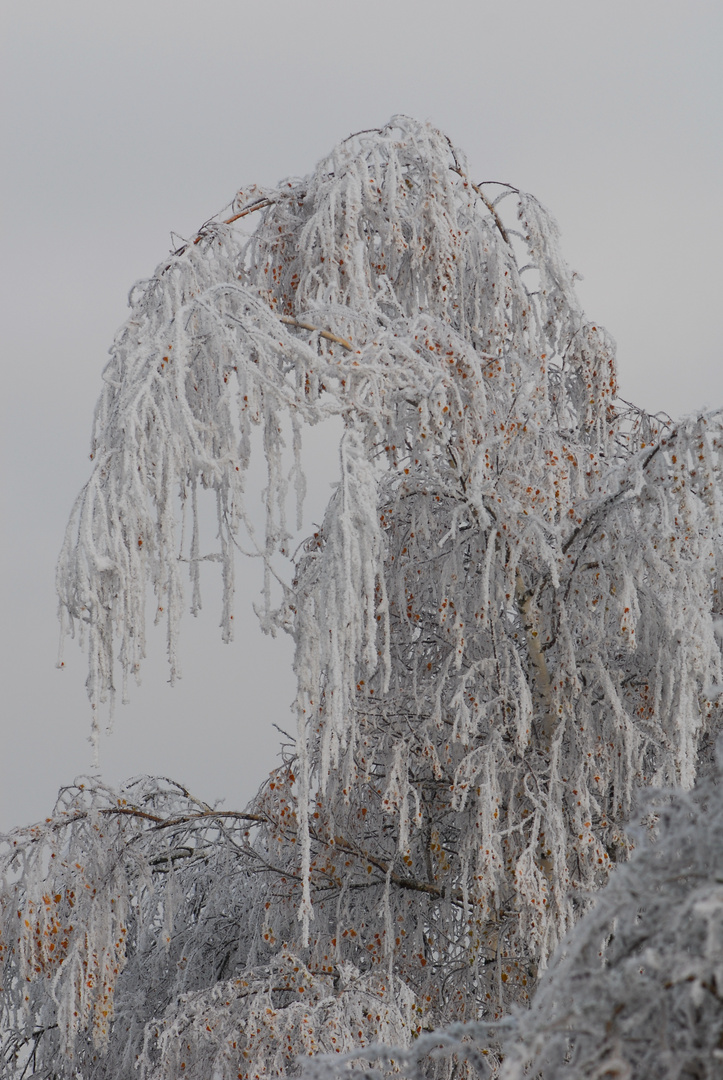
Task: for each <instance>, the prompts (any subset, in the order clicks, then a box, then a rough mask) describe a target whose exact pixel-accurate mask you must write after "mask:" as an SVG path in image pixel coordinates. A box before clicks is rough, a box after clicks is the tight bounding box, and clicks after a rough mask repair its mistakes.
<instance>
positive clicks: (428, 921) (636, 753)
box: [0, 117, 723, 1080]
mask: <svg viewBox="0 0 723 1080" xmlns="http://www.w3.org/2000/svg"><path fill="white" fill-rule="evenodd" d="M251 222H255V223H256V226H255V229H254V230H253V232H252V233H251V234H250V235H249V234H248V226H249V223H251ZM573 279H574V275H573V274H572V273H571V272H570V271H569V269H568V268H567V266H566V265H565V263H564V261H563V260H562V258H561V256H560V254H559V250H558V235H557V229H556V226H555V224H554V222H553V220H552V219H551V218H550V216H549V214H548V213H547V212H546V211H545V210H544V209H543V208H542V207H541V206H540V204H539V203H538V202H537V201H536V200H535V199H534V198H532V197H531V196H529V195H525V194H524V193H522V192H520V191H518V190H516V189H514V188H511V187H509V186H508V185H495V184H491V183H490V184H487V183H484V184H476V183H473V182H472V180H471V179H470V177H469V174H468V168H467V165H466V162H465V159H464V157H463V155H462V154H461V153H460V152H459V151H457V150H455V149H454V148H453V146H452V145H451V144H450V142H449V140H448V139H447V138H445V137H444V136H443V135H442V134H440V133H439V132H438V131H435V130H434V129H433V128H431V127H429V126H423V125H419V124H417V123H415V122H413V121H411V120H409V119H407V118H404V117H396V118H394V119H393V120H392V121H391V122H390V123H389V124H388V125H387V126H386V127H384V128H382V129H380V130H375V131H369V132H362V133H359V134H358V135H355V136H353V137H351V138H349V139H347V140H345V141H344V142H343V143H341V144H340V146H338V147H337V148H336V149H335V150H334V151H333V153H332V154H331V155H330V157H328V158H326V159H324V160H323V161H322V162H321V163H320V164H319V166H318V167H317V169H316V171H315V172H314V173H313V175H311V176H309V177H307V178H305V179H303V180H296V179H291V180H287V181H285V182H283V183H282V184H280V185H279V187H278V188H275V189H273V190H261V189H256V188H253V189H247V190H245V191H243V192H239V194H238V195H237V197H236V199H235V200H234V203H233V205H232V207H231V208H230V211H229V212H228V213H227V214H225V215H222V216H221V217H220V218H219V219H218V220H213V221H210V222H207V223H206V225H204V227H203V228H202V229H201V230H200V232H199V233H198V235H197V236H195V237H194V238H192V239H191V240H190V241H189V242H188V243H187V244H185V245H184V246H183V247H182V248H181V249H179V250H178V251H176V252H175V253H174V254H173V255H171V256H169V258H168V259H166V260H164V262H163V263H162V264H161V265H160V266H159V268H158V269H157V271H156V273H155V275H154V276H153V278H151V279H150V280H149V281H148V282H144V283H143V284H141V285H138V286H136V287H135V288H134V290H133V291H132V293H131V298H130V300H131V309H132V310H131V316H130V318H129V320H128V322H127V323H126V325H125V327H124V328H123V329H122V331H121V332H120V334H119V336H118V338H117V339H116V342H115V344H114V346H113V349H112V352H111V360H110V363H109V364H108V367H107V368H106V372H105V387H104V390H103V393H102V395H101V399H100V402H99V404H98V407H97V411H96V418H95V426H94V434H93V451H92V456H93V460H94V469H93V474H92V476H91V479H90V480H89V482H88V484H87V485H86V487H85V488H84V490H83V492H82V493H81V495H80V497H79V499H78V501H77V503H76V506H75V508H74V511H73V514H72V517H71V521H70V524H69V527H68V532H67V535H66V540H65V544H64V547H63V551H62V553H61V558H60V562H59V568H58V587H59V592H60V598H61V609H62V612H63V616H64V620H65V622H66V625H67V627H68V628H69V629H71V630H72V631H74V632H75V631H76V630H77V631H79V633H80V637H81V640H82V641H83V642H85V644H86V646H87V649H88V654H89V661H90V674H89V679H88V689H89V693H90V697H91V702H92V706H93V710H94V714H95V716H96V717H97V715H98V713H99V711H100V710H101V709H102V708H103V703H104V702H106V701H108V699H110V702H109V704H110V706H111V707H112V699H113V697H114V695H115V687H116V681H117V680H119V681H120V682H121V684H122V688H123V689H122V692H123V693H124V694H125V692H126V690H125V687H126V683H127V681H128V678H129V676H132V675H134V674H135V673H136V672H137V671H138V669H139V665H140V663H141V661H142V658H143V654H144V647H145V628H144V627H145V623H144V620H145V614H146V602H147V588H148V585H149V584H150V586H151V589H152V592H153V596H154V605H155V608H156V610H157V615H158V618H159V619H162V620H165V623H166V626H167V639H168V655H169V662H170V665H171V675H172V677H173V674H174V672H175V668H176V642H177V636H178V630H179V623H180V619H181V615H182V612H183V609H184V605H185V603H186V601H185V599H184V597H185V589H186V586H185V576H186V574H189V575H190V607H191V610H192V611H194V610H197V609H198V606H199V604H200V585H199V567H200V564H201V563H202V561H204V560H211V561H217V562H218V563H219V564H220V567H221V572H222V575H223V585H224V601H223V620H222V625H223V635H224V637H225V638H226V639H230V638H231V637H232V631H233V604H232V602H233V591H234V572H235V552H236V550H237V549H238V548H244V547H246V548H248V547H251V549H252V550H254V551H255V552H256V553H257V554H258V555H260V556H261V558H262V559H263V563H264V568H265V584H264V594H263V602H262V604H261V607H260V614H261V622H262V626H263V627H264V629H265V630H267V631H270V632H276V631H278V630H282V631H284V632H288V633H289V634H291V635H292V637H293V640H294V643H295V671H296V676H297V683H298V690H297V696H296V702H295V708H296V716H297V724H298V727H297V734H296V742H295V746H292V747H289V748H288V750H287V753H286V756H285V758H284V760H283V764H282V765H281V766H280V767H279V768H277V769H275V770H274V771H273V772H272V773H271V775H270V776H269V779H268V780H267V781H266V782H265V783H264V784H263V785H262V787H261V789H260V791H259V793H258V795H257V796H256V797H255V798H254V799H253V800H252V802H251V803H250V804H249V806H248V807H247V808H246V809H245V810H244V811H243V812H231V811H225V812H221V811H218V810H216V809H214V808H213V807H211V806H208V805H206V804H205V803H203V802H199V801H198V800H196V799H194V798H193V797H191V795H190V794H189V793H188V792H187V791H186V790H185V789H183V788H181V787H179V786H177V785H175V784H172V783H170V782H169V781H165V780H144V781H137V782H136V783H135V784H131V785H129V786H128V787H126V788H125V789H123V790H122V791H120V792H118V793H114V792H110V791H108V790H106V789H105V788H102V787H101V786H99V785H98V784H96V783H92V782H88V784H86V785H85V786H76V787H74V788H70V789H67V790H66V791H65V792H64V793H63V794H62V795H61V800H60V802H59V804H58V806H57V808H56V811H55V812H54V814H53V815H52V817H51V818H49V819H48V820H47V821H46V822H45V823H44V824H42V825H38V826H35V827H33V828H32V829H29V830H28V829H25V830H20V831H18V832H16V833H14V834H12V835H11V836H10V837H8V838H7V839H6V848H5V856H4V864H3V865H4V867H5V884H4V888H3V894H2V895H3V909H2V910H3V923H2V939H1V941H0V944H1V947H2V950H3V962H4V976H3V979H4V981H3V987H4V992H3V994H2V996H0V1005H1V1007H2V1009H3V1014H2V1016H3V1018H2V1025H3V1030H4V1032H5V1033H6V1034H5V1045H6V1055H7V1058H8V1061H9V1064H8V1069H10V1070H11V1072H10V1075H13V1073H12V1070H13V1069H16V1070H17V1071H18V1072H20V1071H21V1070H22V1068H25V1066H26V1065H27V1072H30V1071H32V1070H33V1069H35V1070H36V1071H37V1072H39V1073H40V1075H41V1076H46V1075H47V1076H50V1075H57V1076H68V1077H70V1076H74V1075H77V1074H78V1073H79V1074H80V1075H82V1076H83V1077H91V1076H97V1077H107V1076H113V1077H114V1078H115V1077H122V1076H135V1075H141V1076H143V1077H147V1078H151V1077H153V1078H158V1080H160V1078H169V1080H170V1078H171V1077H173V1078H174V1080H175V1078H177V1077H178V1076H181V1075H187V1076H211V1075H213V1076H219V1077H224V1078H225V1077H237V1076H241V1077H247V1076H248V1077H253V1076H257V1075H268V1074H274V1073H283V1072H286V1071H289V1070H290V1069H293V1068H294V1067H295V1066H294V1064H293V1063H294V1061H295V1059H296V1058H297V1056H299V1055H308V1054H315V1053H318V1052H328V1053H335V1052H338V1053H346V1052H352V1053H353V1052H355V1051H356V1050H357V1049H359V1050H360V1049H361V1048H362V1047H364V1046H365V1045H368V1044H369V1043H371V1042H375V1041H379V1040H382V1041H383V1042H387V1043H391V1044H402V1045H404V1044H409V1043H410V1041H411V1040H412V1039H413V1038H415V1037H419V1035H420V1034H421V1033H423V1032H424V1031H426V1030H429V1029H433V1028H436V1027H437V1026H438V1025H440V1024H445V1023H449V1022H451V1021H463V1020H468V1019H479V1018H482V1019H485V1018H490V1019H495V1018H499V1017H500V1016H502V1015H504V1014H505V1013H506V1012H507V1010H508V1009H509V1008H510V1006H511V1005H513V1004H515V1003H518V1004H519V1003H525V1002H527V1000H528V998H529V995H530V993H531V990H532V989H533V987H534V985H535V984H536V981H537V978H538V972H539V971H540V970H541V969H542V968H544V966H545V964H546V963H547V960H548V958H549V956H550V955H551V953H552V951H553V949H554V947H555V945H556V943H557V942H558V940H559V939H560V938H561V936H562V935H563V934H564V933H565V932H566V931H567V930H568V929H569V928H570V927H571V926H572V925H573V923H574V922H575V920H576V919H577V917H578V915H579V914H580V913H582V911H583V910H584V908H585V906H586V904H587V903H588V898H589V896H590V894H591V892H592V891H593V890H595V889H597V888H598V887H600V886H601V885H602V884H603V883H604V882H605V881H606V879H607V876H608V874H609V872H610V869H611V867H612V866H613V865H614V864H615V863H616V862H617V861H620V860H621V859H625V858H626V857H627V853H628V849H629V842H628V841H627V840H626V838H625V834H624V833H623V831H622V823H623V821H624V820H625V819H626V817H628V816H629V815H630V813H631V811H632V808H633V805H634V796H635V790H636V788H637V787H638V786H640V785H648V784H651V783H655V784H658V785H660V784H665V785H671V786H680V787H682V788H689V787H690V786H691V785H692V783H693V780H694V778H695V776H696V774H697V772H698V770H699V767H700V763H701V762H704V763H706V762H707V761H708V758H709V755H710V750H709V747H710V736H711V733H712V732H713V730H714V729H715V727H716V724H717V722H718V718H719V711H720V710H719V705H718V702H719V697H718V690H717V686H718V685H719V683H720V682H721V678H722V672H721V651H720V646H719V642H718V641H717V640H716V637H715V634H714V621H715V618H716V617H717V616H718V615H719V614H720V612H721V608H722V607H723V604H722V602H721V593H720V581H721V572H722V569H723V545H721V533H722V526H721V521H722V514H721V507H722V504H723V483H722V473H723V414H721V412H720V411H719V412H711V413H709V414H706V415H704V416H700V417H695V418H691V419H689V420H685V421H682V422H680V423H678V424H673V423H672V422H670V421H668V420H667V419H665V418H656V417H652V416H650V415H648V414H646V413H645V412H643V411H641V410H638V409H635V408H634V407H632V406H630V405H629V404H628V403H626V402H624V401H622V400H620V399H619V398H618V397H617V392H616V375H615V364H614V348H613V344H612V342H611V340H610V338H609V337H608V336H607V335H606V333H605V332H604V331H603V330H602V328H600V327H599V326H598V325H597V324H596V323H592V322H590V321H588V320H587V319H586V317H585V316H584V314H583V312H582V310H581V308H580V306H579V303H578V301H577V298H576V295H575V291H574V280H573ZM328 417H337V418H338V420H339V421H340V422H341V425H342V428H343V434H342V437H341V443H340V450H339V455H340V469H341V475H340V481H339V484H338V486H337V488H336V490H335V493H334V495H333V496H332V498H331V500H330V502H329V506H328V509H327V512H326V515H325V518H324V521H323V525H322V526H321V527H320V528H319V530H318V531H317V532H316V533H315V534H314V536H313V537H312V538H310V539H309V540H308V541H307V542H306V543H305V544H304V546H303V549H302V550H301V553H300V554H299V555H298V557H294V556H293V553H292V552H291V547H292V540H291V536H292V530H291V527H290V525H289V523H288V521H287V513H288V512H289V503H290V502H291V501H292V500H293V499H294V498H295V499H296V501H297V504H298V505H299V506H300V504H301V502H302V499H303V494H304V478H303V473H302V469H301V457H300V447H301V438H302V431H303V428H304V427H305V425H313V424H317V423H319V422H321V421H323V420H325V419H326V418H328ZM254 430H256V431H257V433H258V438H256V440H254V438H253V433H254ZM254 441H256V442H260V443H261V444H262V446H263V452H264V457H265V462H266V468H267V485H266V489H265V496H264V497H265V513H266V524H265V530H264V533H263V535H258V534H257V532H255V531H254V529H253V526H252V516H251V511H250V508H249V506H248V505H247V500H246V495H245V490H246V481H247V477H248V472H249V468H250V463H251V457H252V444H253V443H254ZM209 491H210V492H211V493H212V494H213V495H214V497H215V508H216V522H217V535H216V540H215V542H214V544H213V545H211V547H210V548H209V547H207V546H205V545H204V544H203V543H202V540H201V526H202V522H201V516H200V514H201V512H200V510H199V505H200V502H201V500H202V499H203V496H204V494H205V493H206V492H209ZM297 509H298V506H297ZM284 560H286V561H287V566H288V567H289V569H288V572H287V573H286V575H284V572H283V569H280V566H281V565H282V564H283V562H284ZM96 727H97V719H96ZM136 1068H138V1069H140V1072H137V1071H135V1070H136Z"/></svg>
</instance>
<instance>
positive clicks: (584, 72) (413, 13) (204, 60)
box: [0, 0, 723, 829]
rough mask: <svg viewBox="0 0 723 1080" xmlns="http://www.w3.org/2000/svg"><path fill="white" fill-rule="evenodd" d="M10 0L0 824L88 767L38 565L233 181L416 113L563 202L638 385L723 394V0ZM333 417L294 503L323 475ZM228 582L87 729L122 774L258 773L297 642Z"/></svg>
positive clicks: (697, 403) (566, 240) (227, 783)
mask: <svg viewBox="0 0 723 1080" xmlns="http://www.w3.org/2000/svg"><path fill="white" fill-rule="evenodd" d="M0 18H1V19H2V26H1V28H0V37H1V39H2V46H1V47H2V55H1V56H0V72H1V74H0V78H1V79H2V83H3V86H2V109H3V130H2V145H1V149H0V156H1V157H2V200H1V202H0V217H1V218H2V234H1V235H2V251H3V259H2V267H1V269H0V274H1V276H2V290H1V295H2V304H3V315H2V338H1V339H0V368H1V374H2V391H1V397H0V400H1V401H2V408H3V417H2V435H3V450H2V454H3V458H2V484H3V487H2V526H3V536H2V545H3V562H2V566H3V601H2V613H1V618H2V652H1V655H2V698H1V699H0V701H1V704H0V709H1V713H0V735H1V738H0V829H3V828H9V827H10V826H12V825H14V824H21V823H24V822H26V821H28V820H31V819H35V818H38V817H43V816H45V815H46V814H47V813H49V812H50V809H51V807H52V804H53V801H54V797H55V793H56V792H57V789H58V787H59V786H60V785H61V784H63V783H65V782H68V781H70V780H72V778H73V777H74V776H75V775H76V774H78V773H80V772H83V771H86V770H88V769H89V766H90V748H89V745H88V743H87V741H86V740H87V736H88V732H89V709H88V704H87V699H86V697H85V689H84V681H85V661H84V657H83V656H82V655H81V653H80V651H79V650H78V649H77V647H76V646H75V645H73V644H72V643H68V646H67V648H66V667H65V670H64V671H62V672H59V671H57V670H56V668H55V659H56V652H57V640H58V632H57V623H56V602H55V595H54V585H53V577H54V568H55V560H56V557H57V553H58V550H59V547H60V543H61V540H62V535H63V529H64V526H65V522H66V520H67V517H68V514H69V511H70V508H71V505H72V502H73V499H74V498H75V496H76V494H77V493H78V491H79V489H80V487H81V485H82V484H83V482H84V481H85V479H86V478H87V475H88V472H89V462H88V440H89V434H90V425H91V418H92V410H93V405H94V403H95V400H96V398H97V396H98V393H99V390H100V374H101V371H102V368H103V365H104V363H105V358H106V353H107V349H108V346H109V345H110V343H111V341H112V338H113V335H114V333H115V331H116V329H117V328H118V326H119V325H120V324H121V323H122V321H123V319H124V318H125V308H126V297H127V293H128V289H129V287H130V286H131V285H132V283H133V282H134V281H135V280H136V279H138V278H142V277H144V276H147V275H149V274H150V273H152V271H153V269H154V267H155V265H156V264H157V263H158V262H159V261H160V260H161V259H162V258H163V256H164V254H165V252H166V251H167V250H168V248H169V246H170V244H171V239H170V233H171V231H174V232H175V233H177V234H180V235H181V236H188V235H189V234H192V233H193V232H194V230H195V229H197V228H198V226H199V225H200V224H201V223H202V222H203V221H204V220H205V219H206V218H208V217H209V216H210V215H211V214H213V213H214V212H216V211H217V210H218V209H220V208H221V207H222V206H224V205H225V204H226V203H228V202H229V201H230V199H231V198H232V197H233V195H234V193H235V191H236V189H237V188H238V187H240V186H242V185H244V184H247V183H249V182H254V181H256V182H260V183H275V182H276V181H278V180H279V179H281V178H282V177H284V176H287V175H303V174H305V173H307V172H308V171H309V170H310V169H311V168H313V166H314V164H315V162H316V161H317V160H318V159H319V158H320V157H321V156H322V155H324V154H325V153H326V152H328V151H329V150H330V149H331V148H332V146H333V145H334V144H335V143H336V142H338V141H339V140H340V139H342V138H344V137H345V136H346V135H348V134H349V133H350V132H352V131H355V130H358V129H360V128H366V127H371V126H376V125H379V124H381V123H383V122H384V121H386V120H387V119H388V118H389V117H390V116H391V115H392V114H394V113H398V112H403V113H407V114H410V115H412V116H415V117H417V118H418V119H421V120H430V121H432V123H434V124H435V125H436V126H438V127H440V128H442V129H444V130H445V131H446V132H447V133H448V134H449V135H450V137H451V138H452V140H453V141H454V142H455V144H457V145H458V146H461V147H462V148H463V149H464V150H465V151H466V152H467V155H468V157H469V159H470V162H471V167H472V171H473V175H474V176H475V178H476V179H478V180H491V179H497V180H504V181H509V182H512V183H514V184H516V185H518V186H520V187H522V188H524V189H525V190H527V191H531V192H532V193H534V194H535V195H537V197H538V198H540V199H541V200H542V201H543V202H544V203H545V204H546V205H547V206H548V207H549V208H550V209H551V210H552V212H553V213H554V215H555V216H556V217H557V219H558V221H559V223H560V226H561V228H562V234H563V249H564V251H565V252H566V255H567V258H568V260H569V262H570V263H571V264H572V265H573V267H574V268H575V269H577V270H579V271H580V272H581V273H582V274H583V275H584V277H585V281H584V283H583V284H582V285H581V287H580V288H581V294H582V299H583V303H584V304H585V307H586V309H587V311H588V313H589V314H590V315H591V316H592V317H594V318H595V319H596V320H599V321H600V322H602V323H603V324H604V325H605V326H607V328H608V330H609V331H610V332H611V333H612V335H613V336H614V337H615V339H616V340H617V342H618V360H619V375H620V383H621V391H622V393H623V395H624V396H625V397H628V398H630V399H632V400H634V401H636V402H637V403H639V404H641V405H643V406H645V407H646V408H648V409H650V410H653V411H655V410H659V409H664V410H666V411H668V412H669V413H671V414H672V415H673V416H677V415H679V414H681V413H684V412H690V411H693V410H697V409H705V408H710V407H713V406H715V405H721V404H723V374H722V368H721V361H722V360H723V349H722V347H721V334H720V321H721V299H720V294H721V277H722V274H721V246H722V245H721V240H722V239H723V237H722V233H723V228H722V226H721V191H722V190H723V188H722V183H721V182H722V180H723V175H722V173H723V168H722V158H723V138H722V135H723V133H722V132H721V118H722V114H723V65H722V64H721V55H723V40H722V37H723V34H722V33H721V30H722V27H723V5H722V4H721V3H720V0H716V2H701V0H685V2H682V0H681V2H674V3H670V2H666V0H654V2H653V0H645V2H641V0H624V2H620V0H606V2H605V3H602V2H600V0H597V2H595V3H593V2H588V0H499V2H497V3H490V2H488V0H465V2H461V0H446V3H445V4H442V3H441V2H439V0H435V2H434V3H432V2H428V0H414V2H410V0H366V2H365V3H363V4H357V3H350V2H346V0H334V2H332V0H295V2H291V0H263V2H257V3H249V2H247V0H203V3H201V0H196V2H193V3H189V2H187V0H142V2H138V0H116V2H115V3H113V4H106V3H102V2H98V0H92V2H85V0H63V2H62V3H58V2H57V0H52V2H50V0H5V4H4V6H3V7H2V14H1V16H0ZM326 438H327V442H328V440H329V439H330V438H331V437H330V436H326ZM323 439H324V436H323V435H322V436H321V437H320V440H321V441H320V440H319V439H317V445H316V450H315V454H314V456H312V458H311V459H310V460H311V462H312V471H313V472H314V474H315V476H314V484H313V485H312V498H311V503H310V506H309V508H308V512H307V520H308V522H309V524H311V522H312V521H313V520H319V518H320V517H321V514H322V513H323V507H324V505H325V502H326V499H327V497H328V494H329V487H328V484H329V482H330V481H331V480H333V478H334V475H335V468H336V466H335V457H334V454H333V453H331V452H329V451H330V448H329V446H328V445H326V444H324V443H323ZM241 569H242V568H240V570H241ZM243 569H244V570H245V568H243ZM239 578H240V579H243V580H242V595H241V596H240V597H239V604H238V606H239V612H238V615H237V621H238V622H239V623H240V624H241V625H240V627H239V630H240V633H239V635H238V640H237V641H236V642H235V643H234V644H233V645H231V646H223V645H222V644H221V642H220V636H219V632H218V629H217V624H218V617H219V609H218V601H217V597H218V593H217V591H216V593H215V595H214V590H213V588H212V587H210V588H209V590H208V595H207V604H206V608H205V611H204V613H203V615H202V617H200V618H199V619H197V620H193V619H191V618H190V617H188V618H187V620H186V627H185V630H186V634H185V637H184V639H183V640H182V657H183V661H184V679H183V681H182V682H180V683H179V684H178V685H177V686H176V687H175V688H173V689H171V688H170V687H168V685H167V684H166V681H165V680H166V678H167V675H166V671H165V668H164V663H163V645H162V636H163V635H162V631H159V632H158V634H157V635H155V637H154V639H153V641H152V648H151V656H150V658H149V661H148V664H147V668H146V671H145V673H144V678H143V685H142V686H141V687H139V688H136V689H134V690H133V694H132V703H131V705H129V706H127V707H124V708H123V709H120V710H119V714H118V716H117V720H116V730H115V732H114V734H113V735H112V736H110V737H108V738H104V740H103V743H102V747H101V767H102V771H103V774H104V776H106V777H107V778H108V779H109V780H111V781H113V782H116V781H117V780H119V779H121V778H122V777H125V776H130V775H132V774H134V773H138V772H141V771H143V772H156V773H164V774H165V775H171V776H174V777H177V778H178V779H181V780H183V781H184V782H186V783H187V784H188V785H189V786H190V787H191V789H192V790H194V791H195V792H196V793H197V794H199V795H201V796H203V797H204V798H206V799H208V800H211V801H212V800H215V799H219V798H225V800H226V805H227V806H229V807H233V806H239V805H241V804H242V803H244V802H245V801H246V800H247V799H248V798H249V797H250V795H251V794H252V793H253V791H254V790H255V788H256V786H257V784H258V783H259V781H260V780H261V779H262V778H263V776H264V775H265V773H266V772H267V771H268V769H269V768H270V767H271V766H273V764H274V762H275V754H276V752H277V746H278V734H277V732H276V731H275V730H274V728H273V726H272V725H273V723H278V724H280V725H281V726H282V727H284V726H285V727H289V726H290V724H291V718H290V712H289V703H290V701H291V698H292V695H293V683H292V679H291V675H290V660H291V649H290V645H289V643H288V642H285V641H278V640H276V641H273V640H268V639H264V638H262V636H261V634H260V632H259V630H258V629H257V627H256V625H255V620H254V616H253V614H252V613H251V610H250V609H251V603H252V601H253V597H254V593H255V590H257V588H258V579H257V576H256V570H255V567H251V568H249V570H248V573H245V572H244V573H239ZM209 585H210V586H211V585H212V583H209ZM242 608H243V609H245V610H246V612H247V613H248V618H247V619H246V621H242V620H241V614H242V611H241V610H240V609H242Z"/></svg>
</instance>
